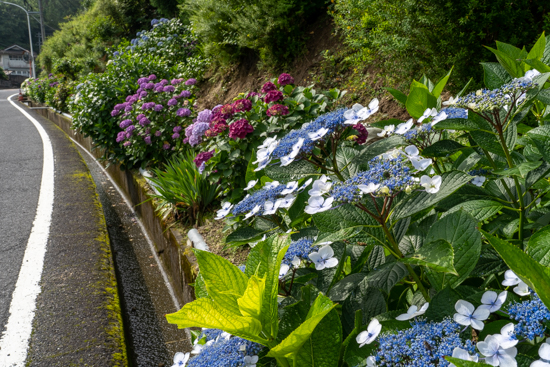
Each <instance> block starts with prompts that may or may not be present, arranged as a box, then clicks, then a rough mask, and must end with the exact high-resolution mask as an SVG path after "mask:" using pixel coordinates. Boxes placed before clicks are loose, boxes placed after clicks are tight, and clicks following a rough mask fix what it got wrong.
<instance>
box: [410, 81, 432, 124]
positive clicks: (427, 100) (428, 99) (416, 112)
mask: <svg viewBox="0 0 550 367" xmlns="http://www.w3.org/2000/svg"><path fill="white" fill-rule="evenodd" d="M436 106H437V98H436V97H434V96H433V95H432V94H431V93H430V92H429V90H428V89H424V88H420V87H413V88H412V89H411V92H410V93H409V96H408V97H407V104H406V107H407V112H408V113H409V115H411V116H412V117H414V118H416V119H417V118H419V117H420V116H422V114H423V113H424V111H425V110H426V109H427V108H433V107H436Z"/></svg>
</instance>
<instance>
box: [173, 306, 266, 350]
mask: <svg viewBox="0 0 550 367" xmlns="http://www.w3.org/2000/svg"><path fill="white" fill-rule="evenodd" d="M166 320H167V321H168V323H170V324H176V325H177V326H178V328H180V329H184V328H188V327H203V328H208V329H221V330H223V331H226V332H228V333H230V334H232V335H235V336H239V337H241V338H244V339H248V340H251V341H254V342H256V343H260V344H263V345H267V341H266V340H265V339H263V338H261V337H259V336H258V335H259V334H260V332H261V331H262V325H261V324H260V322H259V321H258V320H256V319H254V318H252V317H243V316H241V315H240V314H234V313H232V312H230V311H229V310H228V309H227V308H225V307H223V306H221V305H219V304H217V303H215V302H214V301H212V300H211V299H208V298H200V299H198V300H196V301H193V302H190V303H187V304H186V305H185V306H183V308H182V309H181V310H179V311H178V312H175V313H171V314H168V315H166Z"/></svg>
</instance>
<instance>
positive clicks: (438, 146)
mask: <svg viewBox="0 0 550 367" xmlns="http://www.w3.org/2000/svg"><path fill="white" fill-rule="evenodd" d="M464 148H466V146H464V145H462V144H460V143H457V142H456V141H454V140H439V141H437V142H435V143H434V144H432V145H430V146H428V147H426V148H425V149H424V150H423V151H422V155H423V156H425V157H447V156H449V155H451V154H454V153H456V152H458V151H460V150H462V149H464Z"/></svg>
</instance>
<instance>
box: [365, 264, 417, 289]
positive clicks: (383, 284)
mask: <svg viewBox="0 0 550 367" xmlns="http://www.w3.org/2000/svg"><path fill="white" fill-rule="evenodd" d="M407 275H409V271H408V270H407V268H406V267H405V265H403V264H402V263H400V262H391V263H387V264H384V265H382V266H381V267H380V268H378V269H376V270H374V271H372V272H370V273H369V275H368V277H367V280H366V281H367V283H368V284H369V286H371V287H375V288H378V289H380V290H382V291H384V292H385V293H386V294H390V291H391V289H392V288H393V286H394V285H396V284H397V283H398V282H400V281H401V279H403V278H404V277H405V276H407Z"/></svg>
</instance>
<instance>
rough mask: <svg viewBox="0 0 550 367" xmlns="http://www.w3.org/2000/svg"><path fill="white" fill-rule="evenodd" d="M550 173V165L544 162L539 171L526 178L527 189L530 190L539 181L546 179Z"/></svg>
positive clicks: (529, 174) (534, 171) (536, 170)
mask: <svg viewBox="0 0 550 367" xmlns="http://www.w3.org/2000/svg"><path fill="white" fill-rule="evenodd" d="M549 172H550V163H548V162H543V163H542V164H541V165H540V166H539V167H538V168H537V169H534V170H532V171H531V172H529V173H528V174H527V177H526V178H525V188H526V189H529V188H531V186H533V185H534V184H535V183H536V182H537V181H538V180H540V179H541V178H543V177H545V176H546V175H547V174H548V173H549Z"/></svg>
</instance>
